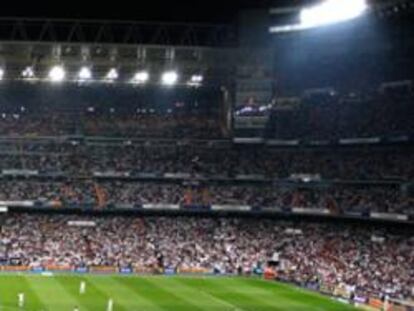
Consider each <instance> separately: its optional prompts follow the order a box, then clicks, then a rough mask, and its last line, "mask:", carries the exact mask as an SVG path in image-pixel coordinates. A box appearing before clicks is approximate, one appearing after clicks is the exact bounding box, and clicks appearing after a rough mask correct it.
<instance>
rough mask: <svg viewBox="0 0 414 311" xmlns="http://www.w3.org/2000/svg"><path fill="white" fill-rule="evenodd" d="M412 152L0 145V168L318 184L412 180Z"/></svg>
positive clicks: (385, 149) (157, 145)
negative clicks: (307, 179)
mask: <svg viewBox="0 0 414 311" xmlns="http://www.w3.org/2000/svg"><path fill="white" fill-rule="evenodd" d="M413 163H414V150H413V148H412V147H371V148H368V147H365V148H362V147H359V148H336V149H335V148H328V149H294V150H293V149H291V150H283V149H277V148H270V147H260V146H259V147H254V148H252V147H249V146H244V147H238V146H233V145H231V144H228V145H225V146H224V147H220V146H216V147H211V146H208V145H202V146H199V145H195V144H188V145H163V144H161V143H153V144H145V145H128V144H118V145H103V144H102V145H83V144H78V143H77V144H50V145H48V144H37V145H36V144H28V145H19V144H16V145H10V144H6V145H1V144H0V169H28V170H38V171H40V172H52V173H53V172H64V173H67V174H70V175H73V174H75V175H82V176H85V175H87V176H88V175H89V176H90V175H92V174H93V172H97V171H98V172H107V171H118V172H119V171H123V172H126V171H128V172H130V173H131V174H138V173H154V174H158V175H160V174H165V173H187V174H190V175H192V176H197V175H204V176H206V177H211V176H222V177H236V176H237V175H257V174H261V175H263V176H265V177H267V178H289V177H290V176H291V175H294V174H309V175H319V176H320V177H321V178H322V179H349V180H370V179H377V180H378V179H400V180H404V179H405V180H412V179H414V164H413Z"/></svg>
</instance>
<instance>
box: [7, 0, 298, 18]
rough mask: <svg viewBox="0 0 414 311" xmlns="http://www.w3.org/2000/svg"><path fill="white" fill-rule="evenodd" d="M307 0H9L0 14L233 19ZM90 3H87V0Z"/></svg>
mask: <svg viewBox="0 0 414 311" xmlns="http://www.w3.org/2000/svg"><path fill="white" fill-rule="evenodd" d="M304 1H306V0H290V1H288V0H192V1H189V0H187V1H184V0H145V1H137V0H136V1H125V0H118V1H114V0H100V1H99V2H100V3H99V4H98V3H96V2H91V0H84V1H83V3H82V1H79V0H76V1H75V0H72V1H71V0H55V1H30V2H29V3H27V2H26V3H22V2H20V1H14V3H15V4H13V2H11V3H10V2H8V4H7V5H6V6H3V7H2V9H1V12H0V15H1V16H3V17H10V16H19V17H41V18H43V17H48V18H80V19H90V18H97V19H117V20H149V21H182V22H202V23H227V22H233V21H234V20H235V18H236V16H237V13H238V11H239V10H240V9H245V8H257V7H259V8H260V7H261V8H269V7H271V6H272V5H276V4H280V3H281V2H285V3H286V2H288V3H289V4H292V3H293V4H294V3H298V2H304ZM87 3H89V4H87Z"/></svg>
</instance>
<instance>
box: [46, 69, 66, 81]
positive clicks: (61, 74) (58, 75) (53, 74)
mask: <svg viewBox="0 0 414 311" xmlns="http://www.w3.org/2000/svg"><path fill="white" fill-rule="evenodd" d="M65 76H66V72H65V69H63V67H62V66H54V67H52V69H50V71H49V79H50V80H51V81H52V82H61V81H63V80H64V79H65Z"/></svg>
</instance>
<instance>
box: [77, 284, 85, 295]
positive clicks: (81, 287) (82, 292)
mask: <svg viewBox="0 0 414 311" xmlns="http://www.w3.org/2000/svg"><path fill="white" fill-rule="evenodd" d="M85 292H86V283H85V282H81V283H80V286H79V293H80V294H85Z"/></svg>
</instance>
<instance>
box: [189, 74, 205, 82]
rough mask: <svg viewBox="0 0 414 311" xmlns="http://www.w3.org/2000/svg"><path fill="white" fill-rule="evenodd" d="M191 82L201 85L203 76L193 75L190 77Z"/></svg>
mask: <svg viewBox="0 0 414 311" xmlns="http://www.w3.org/2000/svg"><path fill="white" fill-rule="evenodd" d="M191 82H193V83H201V82H203V76H202V75H193V76H192V77H191Z"/></svg>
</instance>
